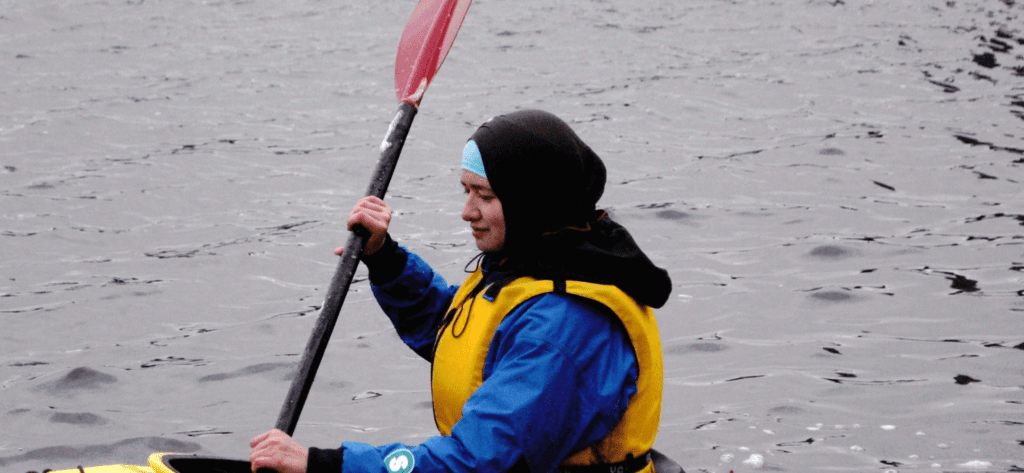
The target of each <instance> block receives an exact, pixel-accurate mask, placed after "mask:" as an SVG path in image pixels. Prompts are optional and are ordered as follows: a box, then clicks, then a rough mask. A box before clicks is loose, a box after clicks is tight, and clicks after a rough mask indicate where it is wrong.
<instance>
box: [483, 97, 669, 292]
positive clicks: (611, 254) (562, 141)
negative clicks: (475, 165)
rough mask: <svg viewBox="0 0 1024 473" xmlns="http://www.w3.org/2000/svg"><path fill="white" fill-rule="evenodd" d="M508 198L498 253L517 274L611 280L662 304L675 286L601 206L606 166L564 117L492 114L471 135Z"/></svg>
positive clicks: (492, 180) (503, 198)
mask: <svg viewBox="0 0 1024 473" xmlns="http://www.w3.org/2000/svg"><path fill="white" fill-rule="evenodd" d="M470 139H471V140H473V141H475V142H476V144H477V147H479V148H480V156H481V159H482V160H483V165H484V171H485V172H486V173H487V181H488V182H489V184H490V185H491V189H493V190H494V194H495V195H496V196H497V197H498V200H499V201H500V202H501V207H502V213H503V214H504V217H505V245H504V247H503V248H502V249H501V251H500V256H499V255H493V256H499V258H498V259H500V260H502V261H505V262H506V263H507V264H505V265H504V266H506V267H507V269H508V270H509V271H511V272H512V273H513V274H515V275H516V276H532V277H534V278H537V279H551V280H576V281H587V282H593V283H598V284H610V285H614V286H617V287H619V288H621V289H622V290H623V291H625V292H626V293H627V294H629V295H630V296H631V297H633V298H634V299H636V300H637V301H638V302H640V303H641V304H644V305H649V306H651V307H661V306H662V305H664V304H665V302H666V301H667V300H668V297H669V293H671V292H672V281H671V279H670V278H669V275H668V272H667V271H665V270H664V269H661V268H659V267H657V266H656V265H654V263H653V262H652V261H651V260H650V259H649V258H648V257H647V255H646V254H644V252H643V251H642V250H640V247H639V246H637V244H636V242H635V241H634V240H633V238H632V236H630V234H629V232H628V231H626V229H625V228H624V227H622V226H621V225H619V224H618V223H615V222H614V221H612V219H611V218H610V217H609V216H608V215H607V213H605V212H602V211H599V210H597V201H598V200H600V199H601V194H603V193H604V185H605V180H606V178H607V171H606V170H605V167H604V163H602V162H601V158H599V157H598V156H597V154H596V153H594V151H593V150H591V149H590V147H589V146H587V145H586V144H585V143H583V140H581V139H580V138H579V136H577V135H576V133H575V132H573V130H572V129H571V128H569V125H567V124H566V123H565V122H564V121H562V120H561V119H559V118H558V117H556V116H554V115H552V114H550V113H548V112H543V111H540V110H523V111H518V112H514V113H510V114H507V115H502V116H499V117H496V118H493V119H491V120H490V121H488V122H487V123H484V124H483V125H481V126H480V128H478V129H477V131H476V133H474V134H473V136H472V137H471V138H470Z"/></svg>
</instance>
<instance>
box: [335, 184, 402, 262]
mask: <svg viewBox="0 0 1024 473" xmlns="http://www.w3.org/2000/svg"><path fill="white" fill-rule="evenodd" d="M391 215H392V211H391V207H389V206H388V205H387V204H385V203H384V201H383V200H380V199H379V198H377V197H373V196H367V197H363V198H362V199H360V200H359V202H357V203H356V205H355V207H353V208H352V212H351V213H349V215H348V222H347V223H348V225H347V226H348V229H349V230H353V229H355V228H356V227H362V228H365V229H366V230H367V231H368V232H369V233H370V235H369V239H368V240H367V241H366V248H365V254H366V255H371V254H373V253H375V252H377V250H379V249H380V247H381V246H382V245H383V244H384V235H385V234H387V231H388V226H390V225H391ZM342 252H343V249H342V248H337V249H335V250H334V254H336V255H338V256H341V254H342Z"/></svg>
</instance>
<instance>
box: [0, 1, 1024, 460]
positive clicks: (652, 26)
mask: <svg viewBox="0 0 1024 473" xmlns="http://www.w3.org/2000/svg"><path fill="white" fill-rule="evenodd" d="M413 5H414V2H413V1H412V0H400V1H389V2H338V1H321V0H297V1H290V2H272V1H267V0H252V1H241V0H238V1H214V0H210V1H198V0H181V1H174V2H170V1H156V0H130V1H129V0H96V1H80V2H72V1H67V0H39V1H31V2H29V1H15V0H0V327H2V329H0V471H4V472H7V471H12V472H24V471H27V470H42V469H44V468H73V467H75V466H77V465H86V466H89V465H99V464H104V463H111V462H126V463H136V464H138V463H143V462H145V458H146V456H147V455H148V453H150V452H153V451H167V450H170V451H177V452H183V453H192V452H195V453H200V454H205V455H215V456H225V457H231V458H247V456H248V441H249V439H250V438H251V437H252V436H254V435H256V434H258V433H260V432H262V431H264V430H267V429H269V428H271V427H272V426H273V425H274V422H275V419H276V417H277V413H278V410H279V408H280V405H281V403H282V402H283V400H284V396H285V393H286V391H287V388H288V384H289V380H290V379H291V376H292V374H293V372H294V370H295V368H296V364H297V362H298V358H299V356H298V355H299V353H300V352H301V350H302V349H303V347H304V345H305V343H306V339H307V337H308V335H309V332H310V331H311V329H312V324H313V320H314V319H315V316H316V313H317V310H318V308H319V306H320V304H321V301H322V299H323V293H324V291H325V289H326V286H327V284H328V281H329V280H330V276H331V274H332V273H333V271H334V266H335V264H336V257H334V255H333V254H332V250H333V249H334V248H335V247H336V246H340V245H341V244H342V243H343V241H344V238H345V233H344V217H345V215H346V214H347V211H348V209H349V208H351V206H352V204H353V203H354V202H355V201H356V200H357V199H358V197H359V196H360V195H361V194H362V193H363V191H364V189H365V188H366V184H367V181H368V178H369V175H370V172H371V168H372V166H373V164H374V162H375V160H376V158H377V150H378V148H379V145H380V140H381V139H382V138H383V136H384V134H385V132H386V130H387V126H388V124H389V123H390V121H391V119H392V117H393V114H394V111H395V109H396V102H395V98H394V93H393V61H394V54H395V50H396V48H397V43H398V39H399V38H400V36H401V31H402V27H403V25H404V23H405V20H406V19H407V18H408V15H409V13H410V12H411V11H412V7H413ZM526 107H536V108H544V109H547V110H549V111H552V112H554V113H556V114H558V115H560V116H562V117H564V118H566V119H567V120H568V121H570V122H571V123H572V124H573V126H574V127H575V129H576V130H577V131H578V132H579V134H580V135H581V136H582V137H583V139H584V140H585V141H587V142H588V143H589V144H590V145H591V146H592V147H593V148H594V149H595V150H596V151H597V152H598V153H599V154H600V155H601V156H602V157H603V158H604V160H605V162H606V164H607V166H608V168H609V183H608V187H607V190H606V193H605V196H604V198H603V200H602V205H604V206H605V207H606V208H608V209H609V210H610V212H611V214H612V215H613V216H614V218H616V219H617V220H619V221H621V222H622V223H624V224H625V225H626V226H627V227H628V228H630V229H631V230H632V231H633V233H634V235H635V236H636V239H637V240H638V242H639V244H640V245H641V247H643V248H644V249H645V250H646V251H648V252H649V253H650V255H651V256H652V258H653V259H654V260H655V261H657V262H658V263H659V264H661V265H663V266H664V267H666V268H668V270H669V271H670V273H671V275H672V278H673V281H674V291H673V294H672V298H671V300H670V301H669V303H668V304H667V305H666V307H665V308H663V309H661V310H660V311H659V312H658V320H659V325H660V328H661V334H662V337H663V342H664V349H665V369H666V373H665V375H666V387H665V402H664V408H663V415H662V425H661V431H660V434H659V437H658V441H657V444H656V447H657V448H658V449H659V450H661V451H663V452H665V453H667V454H668V455H670V456H672V457H674V458H675V459H676V460H678V461H679V462H680V463H681V464H682V465H683V466H684V467H685V468H686V470H687V471H706V472H723V473H724V472H728V471H736V472H740V471H757V470H765V471H821V470H830V471H871V470H880V471H887V470H888V471H904V470H914V469H918V470H928V471H1001V472H1002V471H1024V405H1022V404H1024V193H1022V190H1024V189H1022V181H1024V172H1022V166H1024V2H1020V1H1015V0H955V1H954V0H949V1H947V0H941V1H940V0H914V1H881V0H874V1H872V0H828V1H826V0H785V1H768V0H733V1H724V0H694V1H680V0H650V1H644V2H637V1H626V0H593V1H574V2H568V1H563V2H557V1H556V2H550V1H540V0H516V1H514V2H513V1H501V2H499V1H494V0H476V1H475V2H474V5H473V8H472V9H471V10H470V12H469V15H468V17H467V18H466V21H465V24H464V26H463V28H462V32H461V33H460V35H459V38H458V40H457V41H456V43H455V46H454V48H453V50H452V51H451V54H450V55H449V57H448V59H447V61H446V63H445V65H444V67H443V69H442V70H441V72H440V74H438V76H437V77H436V78H435V80H434V83H433V84H432V85H431V88H430V90H428V92H427V95H426V98H425V99H424V101H423V106H422V109H421V112H420V114H419V116H418V117H417V119H416V122H415V123H414V125H413V129H412V133H411V134H410V137H409V142H408V143H407V145H406V148H405V152H404V153H403V157H402V161H401V163H399V166H398V171H397V175H396V177H395V179H394V181H393V183H392V187H391V192H390V194H389V197H388V199H389V201H390V203H391V204H392V205H393V206H394V207H395V209H396V211H397V216H396V218H395V222H394V227H393V234H394V236H395V237H396V239H399V240H400V241H401V242H402V243H403V244H405V245H407V246H408V247H409V248H410V249H412V250H413V251H416V252H418V253H420V254H422V255H423V256H424V258H425V259H426V260H428V261H429V262H430V263H431V264H433V265H434V266H435V267H436V268H437V269H438V270H439V271H440V272H442V273H443V274H444V275H445V276H446V277H448V278H449V279H451V280H459V279H461V278H462V277H463V276H464V273H463V267H464V265H465V264H466V262H468V261H469V259H470V258H471V257H472V256H473V255H474V253H475V251H474V250H475V248H474V246H473V245H472V238H471V235H470V234H469V232H468V227H467V226H466V224H464V223H463V222H461V220H460V218H459V214H460V211H461V204H462V192H461V189H460V187H459V185H458V176H459V170H458V165H459V157H460V152H461V147H462V144H463V143H464V142H465V140H466V138H467V137H468V136H469V135H470V134H471V133H472V131H473V130H474V129H475V127H476V126H477V125H478V124H479V123H481V122H483V121H484V120H486V119H487V118H489V117H491V116H493V115H495V114H498V113H502V112H506V111H510V110H514V109H518V108H526ZM365 277H366V276H365V272H364V271H362V270H360V272H359V274H358V275H357V278H358V282H357V283H356V284H354V286H353V292H352V294H350V296H349V297H348V300H347V302H346V304H345V307H344V310H343V311H342V314H341V318H340V322H339V325H338V328H337V329H336V331H335V334H334V337H333V341H332V344H331V346H330V348H329V349H328V353H327V358H326V360H325V362H324V364H323V365H322V367H321V369H320V374H319V375H318V377H317V382H316V384H315V385H314V388H313V392H312V394H311V396H310V399H309V402H308V404H307V407H306V408H305V410H304V413H303V417H302V420H301V422H300V423H299V426H298V429H297V431H296V437H297V438H298V440H300V441H301V442H303V443H305V444H307V445H316V446H323V447H333V446H336V445H338V444H339V443H340V442H341V441H343V440H358V441H366V442H371V443H384V442H388V441H403V442H407V443H414V444H415V443H418V442H420V441H422V440H423V439H425V438H427V437H429V436H431V435H434V433H435V427H434V423H433V420H432V417H431V413H430V394H429V372H428V365H427V363H426V362H424V361H422V360H420V359H419V358H418V357H416V355H415V354H414V353H412V352H411V351H410V350H408V349H407V348H405V347H404V346H403V345H402V344H401V342H400V341H399V340H398V338H397V337H396V336H395V335H394V334H393V332H392V330H391V327H390V324H389V322H388V321H387V319H386V318H385V317H384V316H383V315H382V314H381V313H380V311H379V309H378V308H377V307H376V304H375V303H374V302H373V300H372V296H371V295H370V294H369V291H368V286H367V283H366V281H365Z"/></svg>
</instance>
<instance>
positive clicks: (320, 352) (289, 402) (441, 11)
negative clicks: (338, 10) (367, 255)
mask: <svg viewBox="0 0 1024 473" xmlns="http://www.w3.org/2000/svg"><path fill="white" fill-rule="evenodd" d="M471 1H472V0H420V2H419V3H417V4H416V8H415V9H414V10H413V13H412V16H411V17H410V18H409V21H408V22H407V23H406V25H405V30H404V31H403V32H402V41H401V42H400V43H399V46H398V56H397V58H396V59H395V92H396V93H397V95H398V100H399V105H398V113H397V114H396V115H395V118H394V120H392V122H391V126H390V127H388V132H387V136H386V137H385V138H384V141H383V142H382V143H381V147H380V158H379V159H378V161H377V167H376V169H374V171H373V177H372V178H371V180H370V185H369V187H368V188H367V189H366V195H368V196H370V195H373V196H377V197H379V198H384V194H385V192H387V188H388V184H389V183H390V182H391V176H392V174H393V173H394V171H395V165H396V164H397V163H398V155H399V154H400V153H401V152H402V146H403V145H404V144H405V137H406V135H407V134H408V133H409V127H410V126H411V125H412V119H413V117H415V116H416V111H417V108H418V107H419V104H420V101H421V100H422V99H423V92H424V91H426V90H427V86H428V85H429V84H430V81H431V79H433V78H434V74H436V73H437V71H438V69H440V68H441V63H442V62H444V58H445V56H446V55H447V54H448V50H449V49H451V46H452V42H453V41H455V35H456V34H457V33H458V31H459V27H460V26H461V25H462V20H463V18H465V16H466V11H467V10H468V9H469V5H470V2H471ZM366 239H367V235H366V232H365V231H353V232H351V233H350V234H349V237H348V241H347V242H346V243H345V251H344V253H342V256H341V261H340V262H339V263H338V267H337V269H336V270H335V272H334V277H333V278H332V279H331V285H330V287H329V288H328V290H327V296H326V297H325V298H324V305H323V307H322V308H321V309H320V315H319V316H318V317H317V320H316V325H315V326H314V327H313V333H312V334H310V337H309V342H308V343H307V344H306V350H305V351H304V352H303V353H302V360H301V361H300V363H299V371H298V373H296V375H295V379H294V380H293V381H292V385H291V388H290V389H289V390H288V396H287V397H286V398H285V402H284V405H283V406H282V407H281V413H280V414H279V415H278V418H277V424H276V426H275V427H276V428H277V429H280V430H282V431H284V432H285V433H287V434H288V435H292V434H293V433H295V426H296V425H297V424H298V422H299V415H300V414H301V412H302V407H303V405H304V404H305V402H306V397H307V396H308V395H309V390H310V387H312V385H313V378H314V377H315V376H316V370H317V368H319V366H320V360H321V359H323V356H324V351H325V350H327V342H328V341H329V340H330V338H331V332H332V331H333V330H334V324H335V322H337V320H338V314H339V313H340V312H341V306H342V304H343V303H344V302H345V295H346V294H347V293H348V288H349V285H350V284H351V283H352V277H353V276H354V275H355V272H356V267H357V266H358V265H359V260H360V257H361V256H362V253H363V246H364V245H365V244H366Z"/></svg>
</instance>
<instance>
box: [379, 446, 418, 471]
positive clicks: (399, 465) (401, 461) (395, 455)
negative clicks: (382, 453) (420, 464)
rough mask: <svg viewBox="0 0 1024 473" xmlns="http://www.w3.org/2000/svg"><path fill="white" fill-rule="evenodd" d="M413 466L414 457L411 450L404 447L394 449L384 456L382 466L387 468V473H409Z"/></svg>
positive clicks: (414, 463)
mask: <svg viewBox="0 0 1024 473" xmlns="http://www.w3.org/2000/svg"><path fill="white" fill-rule="evenodd" d="M415 466H416V457H413V456H412V452H410V451H409V450H406V449H404V448H401V449H398V450H395V451H393V452H391V454H390V455H388V456H386V457H384V468H387V470H388V473H409V472H411V471H412V469H413V467H415Z"/></svg>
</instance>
